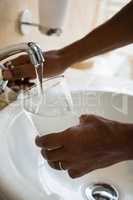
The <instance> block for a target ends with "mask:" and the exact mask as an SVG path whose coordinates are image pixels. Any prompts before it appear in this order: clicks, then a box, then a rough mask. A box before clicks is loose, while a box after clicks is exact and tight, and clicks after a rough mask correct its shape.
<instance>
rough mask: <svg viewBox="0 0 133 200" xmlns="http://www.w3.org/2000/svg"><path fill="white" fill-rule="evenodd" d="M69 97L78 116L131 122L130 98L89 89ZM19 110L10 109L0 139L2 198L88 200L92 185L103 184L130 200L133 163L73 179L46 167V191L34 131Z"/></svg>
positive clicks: (132, 182)
mask: <svg viewBox="0 0 133 200" xmlns="http://www.w3.org/2000/svg"><path fill="white" fill-rule="evenodd" d="M72 97H73V101H74V108H75V112H76V113H77V114H78V115H79V116H80V115H81V114H97V115H101V116H103V117H106V118H109V119H113V120H117V121H123V122H130V123H132V122H133V111H132V108H133V96H131V95H126V94H119V93H112V92H107V91H94V90H91V91H86V92H85V91H74V92H72ZM18 110H19V111H18ZM18 110H17V109H16V107H15V106H14V107H13V108H12V111H11V115H10V117H8V120H7V124H6V125H4V127H6V128H5V129H3V130H4V134H2V136H1V144H2V145H3V150H2V152H0V158H1V159H2V158H3V155H4V159H3V162H2V167H1V169H0V176H1V177H2V175H3V177H4V178H1V184H0V188H2V191H3V192H4V193H5V196H6V194H7V193H9V194H11V195H12V197H13V198H12V199H14V200H15V199H16V200H17V199H19V200H31V199H33V200H36V199H38V200H43V199H45V200H53V199H54V200H70V199H76V200H87V199H89V197H87V196H86V193H85V191H86V190H87V188H89V186H92V184H97V183H102V184H103V183H104V184H108V185H110V186H112V187H114V188H115V189H116V190H117V192H118V194H119V200H132V199H133V161H127V162H122V163H119V164H116V165H114V166H111V167H108V168H105V169H102V170H101V169H100V170H96V171H95V172H92V173H90V174H87V175H85V176H83V177H81V178H78V179H75V180H73V179H71V178H69V177H68V176H66V172H55V170H53V169H51V168H49V167H48V166H46V168H45V169H46V171H45V173H44V177H43V176H42V177H43V178H44V179H43V182H46V188H45V186H44V185H42V184H41V182H40V179H39V173H38V156H39V149H38V148H37V147H36V146H35V143H34V140H35V137H36V134H37V133H36V129H35V127H34V126H33V124H32V123H31V121H30V119H29V117H28V116H27V115H26V113H25V112H24V111H23V110H21V109H20V108H18ZM12 119H13V120H12ZM9 121H10V123H9ZM5 158H6V159H5ZM1 174H2V175H1ZM50 181H51V189H52V191H53V190H55V191H54V192H48V191H47V182H49V183H50ZM55 186H57V187H55ZM5 188H6V189H5ZM59 194H60V195H59ZM9 197H10V195H7V196H6V199H11V198H9ZM70 197H71V198H70ZM102 200H103V199H102ZM112 200H113V199H112Z"/></svg>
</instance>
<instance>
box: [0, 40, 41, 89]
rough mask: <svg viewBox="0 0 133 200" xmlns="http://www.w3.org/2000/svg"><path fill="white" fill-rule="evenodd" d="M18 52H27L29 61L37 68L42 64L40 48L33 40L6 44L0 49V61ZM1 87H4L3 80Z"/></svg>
mask: <svg viewBox="0 0 133 200" xmlns="http://www.w3.org/2000/svg"><path fill="white" fill-rule="evenodd" d="M18 53H27V54H28V56H29V58H30V61H31V63H32V64H33V65H34V66H35V67H37V68H38V67H39V66H42V64H43V63H44V57H43V53H42V50H41V49H40V47H39V46H38V45H37V44H36V43H34V42H29V43H20V44H16V45H11V46H8V47H6V48H4V49H0V61H3V60H5V59H7V58H9V57H10V56H13V55H16V54H18ZM6 83H7V82H6ZM3 87H4V88H5V81H4V80H2V81H1V84H0V89H2V90H3Z"/></svg>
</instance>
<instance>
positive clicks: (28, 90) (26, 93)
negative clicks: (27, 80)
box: [17, 75, 65, 100]
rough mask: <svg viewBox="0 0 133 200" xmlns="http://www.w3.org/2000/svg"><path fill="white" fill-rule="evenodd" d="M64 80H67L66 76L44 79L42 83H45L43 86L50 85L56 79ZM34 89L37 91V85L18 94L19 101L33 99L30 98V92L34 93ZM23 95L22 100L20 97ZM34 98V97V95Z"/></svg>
mask: <svg viewBox="0 0 133 200" xmlns="http://www.w3.org/2000/svg"><path fill="white" fill-rule="evenodd" d="M64 78H65V76H64V75H57V76H51V77H49V78H47V79H44V80H43V81H42V83H43V84H44V83H48V82H49V81H52V80H56V79H57V80H58V79H61V80H64ZM33 89H37V85H36V84H34V85H33V86H32V87H30V88H27V89H25V90H22V91H21V92H20V93H19V94H18V97H17V100H24V99H29V98H31V97H29V96H28V92H30V91H32V90H33ZM21 94H22V95H23V97H22V98H21V97H20V96H21ZM25 95H27V97H26V96H25ZM33 96H34V95H33Z"/></svg>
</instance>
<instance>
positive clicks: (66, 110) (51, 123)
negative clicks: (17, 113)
mask: <svg viewBox="0 0 133 200" xmlns="http://www.w3.org/2000/svg"><path fill="white" fill-rule="evenodd" d="M23 105H24V109H25V111H26V113H27V115H28V117H30V120H31V121H32V123H33V125H34V126H35V128H36V130H37V133H38V134H39V135H40V136H43V135H47V134H51V133H58V132H60V131H64V130H65V129H67V128H70V127H72V126H75V125H77V124H78V123H79V119H78V116H77V115H76V114H75V113H74V109H73V101H72V97H71V93H70V91H69V89H68V86H67V84H66V80H65V78H64V76H56V77H52V78H49V79H47V80H44V81H43V93H42V94H40V92H39V91H38V89H37V87H33V88H32V89H31V90H29V91H26V93H25V94H24V100H23ZM68 145H69V144H68ZM38 172H39V179H40V181H41V183H42V186H43V188H44V189H45V191H46V189H47V192H48V193H50V192H51V193H53V192H55V191H56V192H55V193H56V194H60V192H61V191H60V189H61V190H62V186H61V185H62V181H63V183H64V191H66V188H67V186H68V187H69V177H68V176H67V173H66V172H65V171H64V172H62V171H57V170H54V169H52V168H51V167H49V165H48V164H47V161H45V160H44V159H43V158H40V157H39V167H38ZM65 183H66V184H65Z"/></svg>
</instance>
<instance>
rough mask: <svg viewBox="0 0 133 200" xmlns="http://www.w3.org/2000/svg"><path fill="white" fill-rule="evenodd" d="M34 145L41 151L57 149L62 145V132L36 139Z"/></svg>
mask: <svg viewBox="0 0 133 200" xmlns="http://www.w3.org/2000/svg"><path fill="white" fill-rule="evenodd" d="M36 144H37V146H39V147H42V148H43V149H48V150H49V149H58V148H61V147H62V146H63V145H64V132H62V133H53V134H49V135H45V136H42V137H37V138H36Z"/></svg>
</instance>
